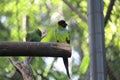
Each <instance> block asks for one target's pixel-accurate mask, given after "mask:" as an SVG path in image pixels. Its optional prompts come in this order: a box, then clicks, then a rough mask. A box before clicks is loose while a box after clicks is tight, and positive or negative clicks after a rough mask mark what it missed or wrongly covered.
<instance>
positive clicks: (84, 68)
mask: <svg viewBox="0 0 120 80" xmlns="http://www.w3.org/2000/svg"><path fill="white" fill-rule="evenodd" d="M89 63H90V57H89V54H86V55H85V56H84V58H83V60H82V62H81V65H80V67H79V71H78V73H79V74H85V72H86V71H87V69H88V66H89Z"/></svg>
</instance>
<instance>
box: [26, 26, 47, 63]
mask: <svg viewBox="0 0 120 80" xmlns="http://www.w3.org/2000/svg"><path fill="white" fill-rule="evenodd" d="M45 35H46V33H45V34H43V33H42V32H41V30H40V29H39V28H37V29H35V30H33V31H30V32H28V33H27V34H26V41H27V42H40V41H41V39H42V38H43V37H45ZM31 60H32V57H30V56H28V57H27V58H26V62H29V63H30V62H31Z"/></svg>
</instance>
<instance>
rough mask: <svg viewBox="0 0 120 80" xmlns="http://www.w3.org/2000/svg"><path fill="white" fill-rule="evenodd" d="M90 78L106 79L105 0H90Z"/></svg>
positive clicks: (93, 79)
mask: <svg viewBox="0 0 120 80" xmlns="http://www.w3.org/2000/svg"><path fill="white" fill-rule="evenodd" d="M88 25H89V40H90V41H89V43H90V46H89V47H90V57H91V64H90V80H106V75H105V74H106V73H105V72H106V71H105V62H106V61H105V46H104V17H103V1H102V0H88Z"/></svg>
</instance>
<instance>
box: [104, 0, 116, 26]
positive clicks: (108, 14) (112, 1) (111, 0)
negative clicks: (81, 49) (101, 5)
mask: <svg viewBox="0 0 120 80" xmlns="http://www.w3.org/2000/svg"><path fill="white" fill-rule="evenodd" d="M114 3H115V0H110V4H109V6H108V9H107V13H106V16H105V25H104V27H105V26H106V24H107V22H108V20H109V19H110V15H111V12H112V9H113V6H114Z"/></svg>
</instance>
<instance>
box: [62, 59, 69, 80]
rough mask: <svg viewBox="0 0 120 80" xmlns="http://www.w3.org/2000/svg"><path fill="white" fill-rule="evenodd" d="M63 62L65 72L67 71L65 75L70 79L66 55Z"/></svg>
mask: <svg viewBox="0 0 120 80" xmlns="http://www.w3.org/2000/svg"><path fill="white" fill-rule="evenodd" d="M63 62H64V65H65V69H66V72H67V75H68V77H69V79H70V74H69V69H68V58H67V57H63Z"/></svg>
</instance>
